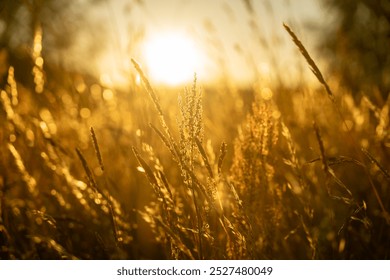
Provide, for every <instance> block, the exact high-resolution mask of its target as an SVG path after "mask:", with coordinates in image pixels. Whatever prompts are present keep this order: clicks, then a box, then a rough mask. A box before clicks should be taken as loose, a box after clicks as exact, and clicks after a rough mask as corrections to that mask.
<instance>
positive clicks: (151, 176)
mask: <svg viewBox="0 0 390 280" xmlns="http://www.w3.org/2000/svg"><path fill="white" fill-rule="evenodd" d="M132 150H133V153H134V155H135V157H136V158H137V160H138V163H139V164H140V165H141V166H142V168H143V169H144V170H145V174H146V177H147V178H148V180H149V182H150V183H151V184H152V185H154V186H158V183H157V180H156V177H155V176H154V174H153V171H152V169H151V168H150V167H149V165H148V164H147V163H146V161H144V159H143V158H142V157H141V156H140V154H139V152H138V150H137V149H136V148H135V147H132Z"/></svg>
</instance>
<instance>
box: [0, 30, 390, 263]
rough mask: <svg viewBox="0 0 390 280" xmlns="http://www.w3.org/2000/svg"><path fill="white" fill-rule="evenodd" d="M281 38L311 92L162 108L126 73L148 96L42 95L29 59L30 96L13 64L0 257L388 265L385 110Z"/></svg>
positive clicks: (6, 112) (216, 94) (161, 97)
mask: <svg viewBox="0 0 390 280" xmlns="http://www.w3.org/2000/svg"><path fill="white" fill-rule="evenodd" d="M284 27H285V29H286V30H287V32H288V34H289V35H290V36H291V37H292V40H293V43H294V44H296V46H297V47H298V49H299V51H300V53H301V54H302V55H303V57H304V59H305V60H306V62H307V63H308V64H309V67H310V68H311V69H312V71H313V73H314V75H315V77H316V78H317V79H318V80H319V82H320V85H321V86H322V88H316V87H314V86H310V87H308V86H305V85H302V86H300V87H299V88H298V89H296V88H295V89H294V90H292V89H289V88H288V87H287V86H286V85H283V86H281V87H276V86H275V87H272V89H271V88H269V86H268V85H267V90H268V91H270V92H272V94H268V95H263V94H261V90H260V91H259V90H258V89H256V90H255V89H254V88H249V89H246V91H245V92H246V93H247V95H240V94H238V92H239V91H238V90H236V93H237V94H235V95H234V96H233V97H232V96H230V95H229V94H227V92H226V91H223V90H222V91H221V90H220V89H219V88H217V87H216V88H202V89H201V88H200V87H199V81H198V80H197V78H196V76H194V80H193V83H192V85H190V86H189V87H188V88H184V89H182V90H180V91H179V94H177V92H174V93H172V92H164V91H163V90H162V89H161V91H162V92H163V93H164V94H161V92H160V90H159V89H154V88H153V86H152V84H151V82H150V81H149V79H148V77H147V76H146V75H145V74H144V72H143V70H142V67H141V64H140V63H138V62H136V61H135V60H132V63H133V66H134V68H135V70H136V72H137V74H138V75H139V76H140V77H141V80H142V83H143V86H144V88H141V87H140V86H139V85H138V84H137V83H135V82H134V81H133V82H134V84H133V85H132V87H131V90H128V91H124V90H118V89H113V88H109V87H107V86H104V85H102V84H101V83H99V82H98V81H97V80H95V79H93V78H92V77H88V76H86V75H82V74H78V73H69V72H67V71H65V70H58V71H59V72H61V75H63V76H62V79H58V80H56V81H55V82H54V81H52V80H51V79H52V76H51V75H50V74H49V73H48V74H46V72H45V69H48V70H49V68H45V67H46V66H45V67H44V64H43V63H41V62H42V61H43V57H42V54H41V52H39V49H37V52H36V53H34V57H35V58H38V64H39V65H38V66H40V67H41V68H39V69H40V70H39V71H38V72H34V73H33V74H32V75H33V76H34V78H35V80H36V83H35V84H33V85H30V86H28V85H23V84H22V83H20V82H19V81H17V80H15V75H14V71H16V70H17V69H14V67H13V66H10V67H9V71H8V74H7V80H6V83H5V84H4V86H2V88H1V89H0V90H1V95H0V97H1V99H0V100H1V102H0V103H1V106H0V122H1V129H0V154H1V158H0V258H2V259H388V258H389V253H390V251H389V248H390V246H389V245H390V235H389V234H388V233H389V232H390V218H389V213H388V211H389V207H390V179H389V178H390V175H389V168H388V167H389V166H390V162H389V158H390V157H389V148H390V135H389V126H390V124H389V106H390V99H389V97H388V98H387V100H386V101H384V102H383V103H374V102H373V101H372V100H370V98H369V97H368V96H370V95H369V94H367V95H364V97H363V98H360V99H358V98H356V97H355V96H353V94H352V93H351V92H350V91H348V90H347V89H345V88H339V87H337V84H334V83H330V82H328V81H327V80H326V79H325V78H324V77H325V75H323V73H321V71H320V69H319V67H318V66H317V65H316V63H315V60H314V59H313V58H312V57H311V56H310V55H309V52H308V51H307V50H306V48H305V47H304V44H303V43H302V42H301V41H300V40H299V39H298V37H297V36H296V35H295V33H294V32H293V31H292V29H291V28H289V27H288V26H287V25H285V26H284ZM38 35H39V34H38ZM38 35H37V36H38ZM38 37H39V36H38ZM38 37H37V39H36V42H35V44H38V43H39V44H42V42H41V41H39V38H38ZM41 60H42V61H41ZM45 65H46V64H45ZM38 66H37V65H35V66H34V67H38ZM34 69H36V68H34ZM50 73H51V72H50ZM37 77H38V78H39V79H38V78H37ZM259 86H260V87H262V85H259ZM264 87H265V85H264ZM297 91H298V92H299V94H296V92H297ZM248 92H249V96H248ZM281 96H288V98H287V97H286V98H282V97H281ZM177 97H178V102H177V103H175V104H172V102H171V101H172V100H175V99H177ZM248 100H251V102H249V103H250V106H248V108H247V109H246V107H245V106H238V105H237V104H246V103H248ZM286 100H288V102H289V101H291V103H289V104H286V102H287V101H286ZM237 108H241V110H242V112H239V113H238V112H237ZM234 112H236V113H234ZM212 120H213V121H212ZM216 120H218V122H217V121H216ZM219 121H220V123H219ZM225 124H227V125H226V126H225ZM232 127H233V128H235V129H232ZM217 134H218V135H217ZM220 135H223V137H224V139H223V141H221V139H220V138H221V137H220Z"/></svg>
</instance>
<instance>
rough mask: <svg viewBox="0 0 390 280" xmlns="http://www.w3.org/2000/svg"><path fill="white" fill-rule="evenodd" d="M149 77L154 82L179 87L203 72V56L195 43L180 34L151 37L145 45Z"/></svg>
mask: <svg viewBox="0 0 390 280" xmlns="http://www.w3.org/2000/svg"><path fill="white" fill-rule="evenodd" d="M144 56H145V63H146V67H147V69H148V72H149V73H148V76H149V77H150V79H151V80H152V81H153V82H157V83H162V84H168V85H179V84H182V83H186V82H189V81H191V80H192V79H193V77H194V73H198V72H201V71H202V68H203V56H202V54H201V53H200V50H199V48H197V47H196V45H195V43H194V42H193V41H192V40H191V39H190V38H189V37H188V36H186V35H184V34H179V33H168V34H159V35H156V36H153V37H150V38H149V39H147V40H146V42H145V45H144Z"/></svg>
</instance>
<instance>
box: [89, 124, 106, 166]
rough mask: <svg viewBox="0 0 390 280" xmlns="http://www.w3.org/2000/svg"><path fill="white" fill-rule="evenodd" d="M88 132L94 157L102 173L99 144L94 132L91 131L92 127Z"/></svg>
mask: <svg viewBox="0 0 390 280" xmlns="http://www.w3.org/2000/svg"><path fill="white" fill-rule="evenodd" d="M90 132H91V138H92V143H93V147H94V148H95V153H96V157H97V159H98V161H99V165H100V168H101V169H102V171H104V165H103V158H102V155H101V153H100V149H99V144H98V141H97V138H96V134H95V130H94V129H93V127H92V126H91V128H90Z"/></svg>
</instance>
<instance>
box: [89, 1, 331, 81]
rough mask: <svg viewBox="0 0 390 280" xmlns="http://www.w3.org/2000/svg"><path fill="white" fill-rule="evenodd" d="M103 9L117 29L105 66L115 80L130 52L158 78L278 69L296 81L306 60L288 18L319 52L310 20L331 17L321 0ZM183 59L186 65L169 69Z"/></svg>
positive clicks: (131, 4)
mask: <svg viewBox="0 0 390 280" xmlns="http://www.w3.org/2000/svg"><path fill="white" fill-rule="evenodd" d="M247 3H251V4H250V5H248V4H247ZM95 15H99V16H100V17H102V20H106V24H107V26H106V28H107V30H112V32H108V34H107V39H108V41H109V42H110V43H109V44H108V47H107V49H106V50H105V51H104V52H103V53H102V55H101V57H100V59H99V62H98V64H99V67H98V68H99V69H100V70H99V71H101V72H102V73H103V74H106V75H105V77H106V78H107V77H109V79H111V80H112V81H113V82H114V83H115V82H120V81H121V80H122V82H123V81H124V80H125V79H126V78H125V77H124V75H123V73H126V71H127V68H129V67H131V65H130V64H129V60H130V58H134V59H136V60H137V61H139V63H140V64H141V65H143V67H144V69H145V71H146V73H147V74H149V76H150V79H151V80H152V82H156V83H166V84H170V83H172V84H174V83H176V84H177V83H182V82H183V83H184V82H188V80H191V79H192V78H191V76H193V74H191V73H192V72H196V73H197V76H198V79H199V80H200V82H203V83H208V82H212V81H215V79H218V78H219V79H221V78H227V77H229V78H231V79H232V80H234V82H236V83H247V82H252V81H255V80H262V81H269V80H273V79H276V78H277V76H278V75H279V76H283V77H282V79H286V80H288V79H290V78H291V77H295V76H296V73H295V72H297V71H302V69H298V68H299V65H300V64H301V63H302V60H301V57H300V56H299V55H297V51H296V49H295V46H294V45H293V44H292V43H291V40H290V38H289V36H288V35H287V34H286V32H285V31H284V29H283V27H282V23H283V22H286V23H287V24H289V25H290V26H291V27H292V28H293V29H294V31H295V32H296V33H297V34H298V35H299V36H300V38H301V39H302V41H303V42H304V43H305V45H306V47H307V48H308V49H309V51H310V50H312V51H313V52H314V51H315V40H316V36H317V34H316V33H315V32H313V30H312V29H311V28H310V27H308V26H309V25H308V23H316V24H320V25H322V24H326V15H325V12H324V11H322V9H321V6H320V1H319V0H317V1H313V0H299V1H297V0H295V1H292V0H290V1H289V0H274V1H271V0H253V1H244V0H242V1H240V0H214V1H210V0H198V1H195V0H163V1H162V0H160V1H159V0H144V1H126V0H117V1H106V2H105V4H104V5H102V6H101V7H100V11H97V12H95ZM163 38H166V40H165V42H164V39H163ZM159 44H160V45H159ZM170 44H171V45H170ZM180 45H181V46H182V48H184V49H185V50H184V51H182V50H180ZM153 49H154V50H153ZM191 49H195V50H196V53H195V52H194V51H192V50H191ZM164 50H165V51H164ZM169 50H170V51H169ZM153 52H157V53H154V54H153ZM156 57H160V58H161V59H156ZM186 58H188V60H189V61H187V60H186ZM175 59H176V60H177V61H175ZM153 61H154V64H153ZM167 64H169V65H170V66H169V65H168V66H167ZM164 65H165V67H164ZM175 65H177V66H176V67H178V68H180V69H181V70H180V71H178V70H177V69H176V70H170V69H169V67H175ZM186 65H187V66H188V69H186ZM301 66H302V65H301ZM301 68H302V67H301ZM159 69H162V70H159ZM170 71H173V72H172V73H171V74H170ZM158 72H160V76H159V74H156V73H158ZM185 73H187V74H185ZM169 75H171V76H172V75H174V76H175V77H179V76H180V75H181V76H185V75H187V79H186V78H177V79H176V80H175V79H173V78H172V79H169ZM164 76H165V77H164Z"/></svg>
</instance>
